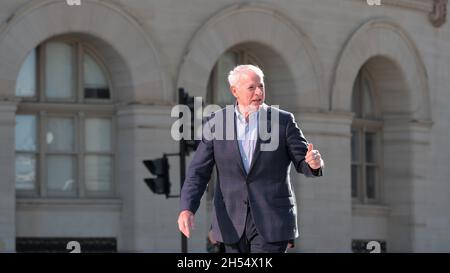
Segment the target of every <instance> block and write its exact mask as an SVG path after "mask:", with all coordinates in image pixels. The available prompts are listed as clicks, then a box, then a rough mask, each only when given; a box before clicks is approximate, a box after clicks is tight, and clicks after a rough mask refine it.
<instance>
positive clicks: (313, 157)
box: [305, 143, 323, 170]
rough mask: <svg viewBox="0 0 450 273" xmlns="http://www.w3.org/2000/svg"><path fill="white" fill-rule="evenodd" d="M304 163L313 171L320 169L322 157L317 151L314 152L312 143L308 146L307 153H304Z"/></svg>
mask: <svg viewBox="0 0 450 273" xmlns="http://www.w3.org/2000/svg"><path fill="white" fill-rule="evenodd" d="M305 161H306V163H308V165H309V167H311V169H313V170H317V169H320V168H321V167H322V166H323V161H322V157H321V156H320V153H319V151H318V150H314V146H313V144H312V143H309V144H308V151H307V152H306V156H305Z"/></svg>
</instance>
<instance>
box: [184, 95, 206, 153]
mask: <svg viewBox="0 0 450 273" xmlns="http://www.w3.org/2000/svg"><path fill="white" fill-rule="evenodd" d="M178 102H179V104H183V105H186V106H187V107H188V108H189V110H190V112H191V124H190V125H191V126H190V128H189V130H190V136H191V138H190V140H189V139H182V140H181V141H183V145H182V146H183V150H184V152H185V153H186V155H189V153H190V152H191V151H196V150H197V147H198V145H199V144H200V140H196V139H195V129H196V128H195V119H196V115H201V114H202V113H201V112H200V113H196V112H195V97H193V96H189V94H188V93H186V92H185V91H184V89H183V88H179V89H178ZM180 115H182V113H180ZM180 118H181V117H180ZM197 118H200V119H201V116H200V117H197ZM180 130H181V131H183V130H184V126H181V128H180Z"/></svg>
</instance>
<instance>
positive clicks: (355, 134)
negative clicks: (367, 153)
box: [351, 130, 359, 161]
mask: <svg viewBox="0 0 450 273" xmlns="http://www.w3.org/2000/svg"><path fill="white" fill-rule="evenodd" d="M351 142H352V143H351V144H352V161H358V159H359V157H358V154H359V145H358V131H355V130H352V139H351Z"/></svg>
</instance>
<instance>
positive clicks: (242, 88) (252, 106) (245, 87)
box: [231, 71, 265, 112]
mask: <svg viewBox="0 0 450 273" xmlns="http://www.w3.org/2000/svg"><path fill="white" fill-rule="evenodd" d="M231 93H232V94H233V96H234V97H235V98H236V100H237V102H238V104H239V105H240V107H241V108H242V107H243V109H248V111H250V112H252V111H256V110H258V109H259V106H261V104H263V102H264V98H265V92H264V82H262V81H261V79H260V78H259V76H258V75H257V74H256V73H255V72H253V71H246V72H244V73H242V74H241V76H240V78H239V82H238V83H237V84H236V85H235V86H232V87H231Z"/></svg>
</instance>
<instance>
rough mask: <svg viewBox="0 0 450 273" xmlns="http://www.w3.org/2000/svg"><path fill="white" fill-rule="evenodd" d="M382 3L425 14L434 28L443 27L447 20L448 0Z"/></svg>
mask: <svg viewBox="0 0 450 273" xmlns="http://www.w3.org/2000/svg"><path fill="white" fill-rule="evenodd" d="M363 1H364V2H366V1H367V0H363ZM380 2H381V4H382V5H389V6H396V7H401V8H406V9H411V10H416V11H420V12H424V13H426V14H427V15H428V19H429V20H430V23H431V24H432V25H433V26H434V27H440V26H442V25H443V24H444V23H445V22H446V20H447V4H448V0H380Z"/></svg>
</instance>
